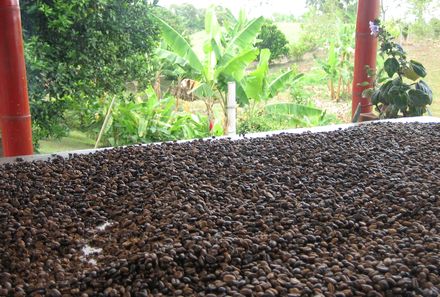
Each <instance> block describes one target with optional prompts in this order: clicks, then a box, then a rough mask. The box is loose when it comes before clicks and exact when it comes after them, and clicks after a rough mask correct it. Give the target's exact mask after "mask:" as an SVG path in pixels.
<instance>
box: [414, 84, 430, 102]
mask: <svg viewBox="0 0 440 297" xmlns="http://www.w3.org/2000/svg"><path fill="white" fill-rule="evenodd" d="M416 90H420V91H422V92H423V93H425V94H427V95H428V96H429V103H428V104H432V100H433V94H432V90H431V88H430V87H429V86H428V84H427V83H426V82H424V81H423V80H420V81H419V82H418V83H417V84H416Z"/></svg>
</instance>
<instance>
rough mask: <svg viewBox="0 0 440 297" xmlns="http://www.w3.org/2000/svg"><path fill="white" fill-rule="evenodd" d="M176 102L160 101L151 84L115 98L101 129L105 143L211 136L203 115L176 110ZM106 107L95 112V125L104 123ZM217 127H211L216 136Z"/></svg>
mask: <svg viewBox="0 0 440 297" xmlns="http://www.w3.org/2000/svg"><path fill="white" fill-rule="evenodd" d="M175 105H176V101H175V99H174V97H171V96H165V98H162V99H160V100H159V99H158V98H157V96H156V93H155V92H154V90H153V88H152V87H148V88H147V90H146V91H145V92H144V93H140V94H138V96H134V95H132V94H131V95H125V96H122V97H120V98H118V100H116V101H115V103H114V105H113V107H112V112H111V114H110V117H109V120H108V123H107V124H106V125H105V127H104V129H103V132H104V139H105V141H104V143H105V144H106V145H111V146H118V145H126V144H134V143H149V142H158V141H169V140H180V139H194V138H203V137H208V136H209V135H211V133H210V131H209V122H208V118H207V117H206V116H201V115H193V114H189V113H185V112H180V113H179V112H176V111H175ZM109 106H110V104H108V105H107V106H105V107H104V108H102V109H101V110H100V112H99V113H98V114H97V115H96V124H97V125H96V128H98V127H101V126H102V125H103V123H104V118H105V116H106V115H107V112H108V108H109ZM218 126H219V125H218V124H217V127H214V129H213V131H214V133H215V135H221V133H222V132H223V131H221V130H219V127H218ZM220 126H221V125H220ZM96 131H97V130H96Z"/></svg>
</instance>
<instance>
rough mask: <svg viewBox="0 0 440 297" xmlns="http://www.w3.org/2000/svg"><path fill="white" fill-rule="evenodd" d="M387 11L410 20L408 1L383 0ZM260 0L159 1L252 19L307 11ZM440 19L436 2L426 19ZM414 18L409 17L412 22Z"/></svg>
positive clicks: (298, 2)
mask: <svg viewBox="0 0 440 297" xmlns="http://www.w3.org/2000/svg"><path fill="white" fill-rule="evenodd" d="M383 1H384V5H385V8H386V10H387V15H386V17H387V19H389V18H392V19H402V18H404V19H408V14H407V11H408V8H409V6H408V3H407V1H406V0H383ZM259 2H266V1H259V0H159V5H161V6H165V7H168V6H170V5H172V4H182V3H191V4H192V5H194V6H195V7H203V8H206V7H208V6H210V5H212V4H217V5H222V6H225V7H228V8H229V9H231V11H232V12H233V13H234V14H237V13H238V11H239V10H240V9H241V8H244V9H245V10H246V12H247V13H248V15H249V16H250V17H256V16H260V15H262V16H265V17H270V16H271V15H272V14H274V13H282V14H286V15H294V16H300V15H302V14H303V13H304V12H305V11H306V5H305V2H306V1H305V0H269V1H267V2H269V3H270V4H262V5H259V4H258V3H259ZM433 16H435V17H437V18H440V1H438V0H435V1H433V3H432V7H430V9H429V11H428V12H427V13H426V15H425V17H426V18H427V19H430V18H431V17H433ZM412 19H413V17H409V20H412Z"/></svg>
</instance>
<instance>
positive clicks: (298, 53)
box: [289, 33, 319, 61]
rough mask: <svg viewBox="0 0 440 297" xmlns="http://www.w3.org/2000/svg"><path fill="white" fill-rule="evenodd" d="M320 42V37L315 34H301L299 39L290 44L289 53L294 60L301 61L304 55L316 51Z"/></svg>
mask: <svg viewBox="0 0 440 297" xmlns="http://www.w3.org/2000/svg"><path fill="white" fill-rule="evenodd" d="M318 44H319V39H318V37H317V36H315V35H313V34H305V33H303V34H301V36H300V38H299V40H298V41H297V42H295V43H293V44H291V45H290V49H289V53H290V56H291V57H292V59H293V60H295V61H301V60H302V59H303V57H304V55H305V54H306V53H308V52H312V51H314V50H315V49H316V48H317V47H318Z"/></svg>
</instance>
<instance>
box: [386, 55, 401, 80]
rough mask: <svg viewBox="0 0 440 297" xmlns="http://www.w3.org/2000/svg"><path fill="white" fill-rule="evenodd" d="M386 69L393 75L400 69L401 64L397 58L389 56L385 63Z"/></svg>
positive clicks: (390, 75)
mask: <svg viewBox="0 0 440 297" xmlns="http://www.w3.org/2000/svg"><path fill="white" fill-rule="evenodd" d="M383 67H384V69H385V71H386V73H387V74H388V76H389V77H393V75H394V74H395V73H396V72H397V71H399V68H400V64H399V61H397V59H396V58H388V59H387V60H386V61H385V63H384V66H383Z"/></svg>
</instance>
